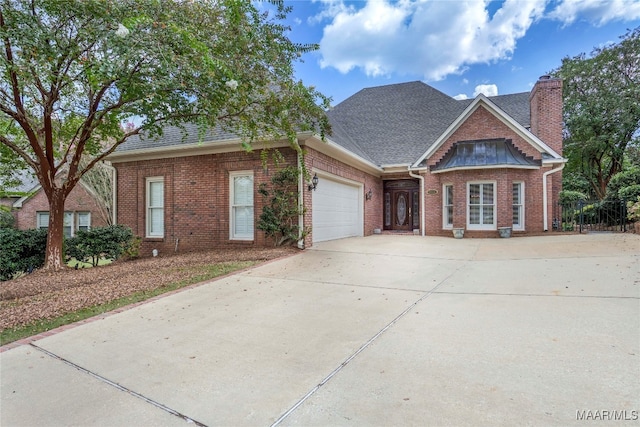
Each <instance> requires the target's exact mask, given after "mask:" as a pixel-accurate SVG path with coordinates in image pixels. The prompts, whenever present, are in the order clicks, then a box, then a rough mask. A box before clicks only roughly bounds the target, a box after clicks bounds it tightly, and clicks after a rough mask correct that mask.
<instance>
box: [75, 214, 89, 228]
mask: <svg viewBox="0 0 640 427" xmlns="http://www.w3.org/2000/svg"><path fill="white" fill-rule="evenodd" d="M77 215H78V231H80V230H82V231H89V228H91V212H78V214H77Z"/></svg>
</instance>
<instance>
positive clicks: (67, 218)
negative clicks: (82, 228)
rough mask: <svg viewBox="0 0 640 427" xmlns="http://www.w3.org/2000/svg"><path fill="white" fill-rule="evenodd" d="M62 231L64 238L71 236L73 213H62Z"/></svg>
mask: <svg viewBox="0 0 640 427" xmlns="http://www.w3.org/2000/svg"><path fill="white" fill-rule="evenodd" d="M62 229H63V230H64V237H72V236H73V212H65V213H64V221H63V223H62Z"/></svg>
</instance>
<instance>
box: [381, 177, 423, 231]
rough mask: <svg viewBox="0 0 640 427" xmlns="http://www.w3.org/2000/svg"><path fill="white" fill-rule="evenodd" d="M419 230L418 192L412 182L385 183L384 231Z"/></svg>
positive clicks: (414, 183) (416, 186) (415, 184)
mask: <svg viewBox="0 0 640 427" xmlns="http://www.w3.org/2000/svg"><path fill="white" fill-rule="evenodd" d="M418 228H420V192H419V191H418V183H417V182H416V181H413V180H398V181H386V182H385V185H384V229H385V230H404V231H409V230H414V229H418Z"/></svg>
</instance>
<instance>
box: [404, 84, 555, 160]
mask: <svg viewBox="0 0 640 427" xmlns="http://www.w3.org/2000/svg"><path fill="white" fill-rule="evenodd" d="M483 111H484V112H487V113H489V114H490V116H491V118H492V119H491V120H486V119H485V123H482V121H480V122H478V123H473V120H474V115H477V114H478V113H479V112H483ZM488 122H494V123H491V124H489V123H488ZM496 123H497V124H496ZM465 126H466V127H467V128H471V129H472V131H475V132H476V134H475V135H473V136H471V137H464V138H457V140H476V139H487V138H505V137H510V136H511V135H513V137H514V138H517V139H518V140H520V141H523V142H524V143H525V144H526V145H527V146H528V147H527V148H525V147H521V149H522V151H524V152H529V151H530V150H533V152H535V153H536V154H537V155H536V157H541V158H542V159H543V161H545V162H549V163H553V162H559V161H560V162H561V161H563V159H562V157H561V156H560V155H559V154H558V153H556V152H555V151H554V150H553V149H551V147H549V146H548V145H547V144H545V143H544V142H543V141H542V140H540V138H538V137H536V136H535V135H534V134H532V133H531V132H530V131H529V130H528V129H526V128H525V127H524V126H523V125H522V124H520V123H518V122H517V121H516V120H515V119H513V118H512V117H511V116H509V115H508V114H506V113H505V112H504V111H503V110H502V109H500V108H498V107H497V106H496V105H495V104H494V103H493V102H492V101H491V100H489V99H488V98H487V97H486V96H484V95H482V94H481V95H478V96H477V97H476V98H475V99H474V100H473V102H472V103H471V104H469V105H468V106H467V108H466V109H465V110H464V111H463V112H462V113H461V114H460V115H459V116H458V117H457V118H456V119H455V120H454V121H453V122H452V123H451V125H449V127H448V128H447V129H446V130H445V131H444V132H443V133H442V134H441V135H440V136H439V138H438V140H437V141H436V142H435V143H434V144H432V145H431V146H430V147H429V148H428V149H427V151H426V152H425V153H424V154H423V155H422V156H421V157H420V158H419V159H418V161H416V162H415V163H414V167H419V166H420V165H422V166H424V164H425V163H426V161H427V160H428V159H431V157H432V156H433V155H434V154H435V153H436V152H438V151H439V149H440V148H441V147H442V146H443V145H444V144H445V143H447V142H448V141H449V139H450V138H451V137H452V136H453V135H454V134H456V132H458V131H459V130H460V129H461V128H463V127H465ZM454 139H455V138H454ZM449 142H450V141H449ZM454 142H455V141H454ZM429 163H433V162H429Z"/></svg>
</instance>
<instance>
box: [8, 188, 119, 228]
mask: <svg viewBox="0 0 640 427" xmlns="http://www.w3.org/2000/svg"><path fill="white" fill-rule="evenodd" d="M25 193H26V194H27V195H26V196H23V197H21V198H19V199H17V200H15V201H13V202H12V204H11V208H12V213H13V216H14V217H15V219H16V227H17V228H19V229H21V230H26V229H29V228H48V227H49V201H48V200H47V195H46V194H45V193H44V191H43V190H42V187H41V186H40V184H35V185H34V186H32V187H30V188H28V189H27V190H26V191H25ZM105 215H106V214H105V212H104V209H102V208H101V207H100V205H99V203H98V202H97V201H96V198H95V196H94V195H93V192H92V191H91V189H90V188H89V187H87V186H86V185H85V184H84V183H83V182H82V181H80V183H78V185H76V186H75V188H74V189H73V190H71V193H69V195H68V196H67V200H66V201H65V204H64V235H65V236H66V237H72V236H74V235H75V234H76V232H77V231H78V230H88V229H90V228H92V227H103V226H106V225H107V219H106V218H105Z"/></svg>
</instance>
